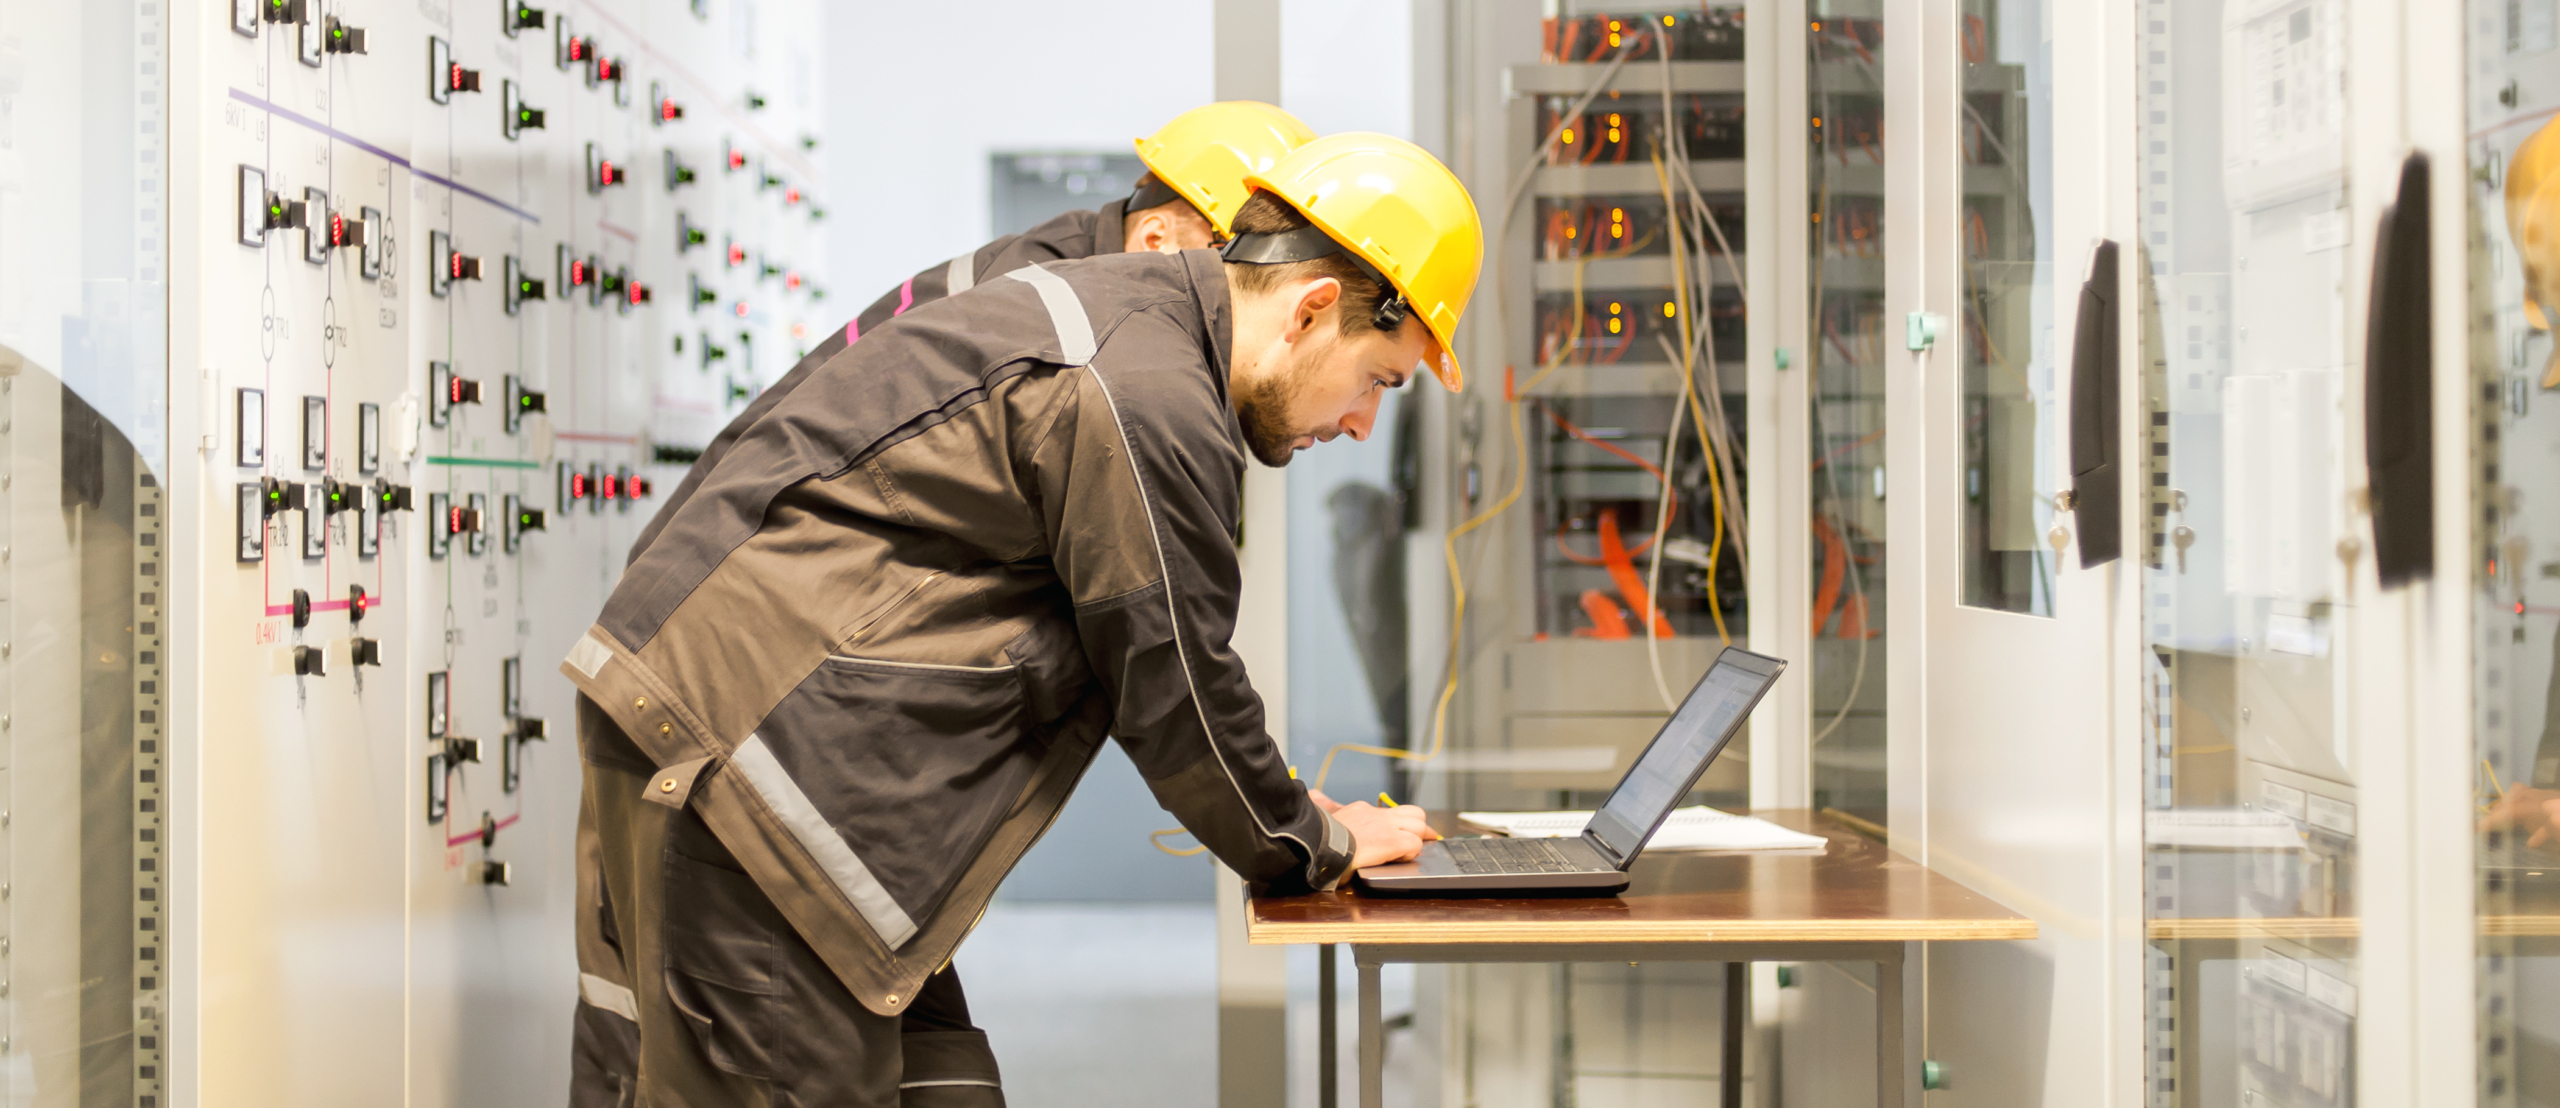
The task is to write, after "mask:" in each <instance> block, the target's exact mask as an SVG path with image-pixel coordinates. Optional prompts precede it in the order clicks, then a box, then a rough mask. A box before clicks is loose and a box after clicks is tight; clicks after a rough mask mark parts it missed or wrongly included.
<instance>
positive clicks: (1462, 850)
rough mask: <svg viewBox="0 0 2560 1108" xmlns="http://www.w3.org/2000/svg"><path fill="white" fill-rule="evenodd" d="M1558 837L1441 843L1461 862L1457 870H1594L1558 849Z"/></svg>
mask: <svg viewBox="0 0 2560 1108" xmlns="http://www.w3.org/2000/svg"><path fill="white" fill-rule="evenodd" d="M1558 841H1560V840H1556V839H1449V840H1446V841H1444V842H1443V843H1442V844H1441V845H1442V846H1444V847H1446V848H1448V851H1449V860H1450V861H1452V862H1456V863H1457V864H1458V872H1460V873H1469V874H1487V873H1584V872H1588V871H1590V870H1592V869H1593V866H1592V865H1591V864H1590V863H1589V862H1578V861H1575V860H1574V859H1572V858H1570V857H1567V856H1566V855H1565V852H1564V851H1562V850H1559V849H1557V848H1556V843H1557V842H1558Z"/></svg>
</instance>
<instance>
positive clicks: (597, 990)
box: [578, 973, 640, 1023]
mask: <svg viewBox="0 0 2560 1108" xmlns="http://www.w3.org/2000/svg"><path fill="white" fill-rule="evenodd" d="M578 999H580V1000H583V1001H586V1002H587V1006H588V1007H590V1008H602V1009H604V1010H605V1011H608V1012H611V1013H613V1014H614V1015H617V1016H620V1017H622V1018H624V1019H627V1020H630V1021H631V1022H633V1023H638V1022H640V1001H639V999H638V998H636V997H634V996H632V995H631V990H630V989H629V988H628V987H626V986H622V985H616V984H614V983H613V982H611V981H607V980H605V979H604V978H601V977H598V976H596V975H594V974H592V973H582V974H579V975H578Z"/></svg>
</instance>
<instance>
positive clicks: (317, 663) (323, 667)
mask: <svg viewBox="0 0 2560 1108" xmlns="http://www.w3.org/2000/svg"><path fill="white" fill-rule="evenodd" d="M293 675H294V676H296V677H326V676H328V675H329V656H328V655H327V654H325V653H322V652H321V649H320V648H319V647H316V646H297V647H294V648H293Z"/></svg>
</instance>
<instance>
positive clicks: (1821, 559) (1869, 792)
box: [1805, 0, 1897, 824]
mask: <svg viewBox="0 0 2560 1108" xmlns="http://www.w3.org/2000/svg"><path fill="white" fill-rule="evenodd" d="M1808 9H1809V13H1810V14H1809V21H1808V25H1807V27H1806V29H1805V49H1806V53H1807V57H1806V70H1805V72H1806V95H1807V96H1808V97H1809V98H1810V100H1811V103H1810V104H1808V105H1807V107H1806V110H1807V114H1808V115H1809V117H1810V119H1809V122H1810V123H1811V126H1810V127H1808V128H1807V134H1806V139H1805V141H1806V142H1807V143H1808V144H1809V147H1810V149H1809V150H1808V151H1807V154H1808V156H1807V158H1806V170H1805V175H1806V181H1805V184H1806V187H1807V189H1809V190H1810V192H1811V195H1810V196H1809V197H1808V198H1807V200H1808V207H1809V209H1810V212H1811V218H1812V232H1813V234H1812V236H1811V239H1812V249H1811V251H1810V253H1811V255H1812V257H1811V258H1810V259H1809V264H1808V265H1807V266H1806V269H1805V271H1806V274H1807V277H1808V279H1809V281H1810V283H1811V288H1810V295H1809V302H1810V304H1811V308H1812V310H1811V312H1810V313H1809V317H1810V324H1809V326H1810V328H1811V333H1810V334H1808V335H1807V336H1806V337H1805V346H1806V349H1807V350H1809V351H1810V354H1809V356H1808V357H1807V358H1806V359H1805V361H1806V367H1807V370H1808V374H1807V387H1808V388H1811V389H1812V390H1813V395H1812V396H1811V397H1809V398H1808V403H1807V405H1806V410H1807V411H1808V412H1809V413H1810V415H1809V418H1810V420H1811V421H1812V426H1811V427H1810V428H1809V429H1808V433H1807V438H1808V439H1809V440H1810V441H1811V443H1812V446H1813V473H1812V480H1811V482H1810V485H1811V490H1812V501H1813V504H1812V519H1813V534H1812V536H1811V541H1810V542H1808V543H1807V544H1806V549H1807V551H1808V553H1809V554H1810V555H1811V557H1812V562H1813V564H1812V573H1811V576H1812V578H1813V582H1814V590H1813V597H1812V604H1813V613H1812V619H1811V620H1809V621H1808V629H1809V632H1810V634H1811V637H1812V639H1813V641H1812V642H1811V643H1810V644H1808V646H1809V650H1808V653H1810V655H1811V656H1812V663H1813V664H1812V666H1811V676H1812V686H1811V687H1812V690H1813V720H1812V733H1811V738H1812V753H1811V761H1812V766H1813V804H1814V807H1816V808H1825V809H1837V810H1841V811H1846V812H1849V813H1851V814H1853V815H1856V816H1858V817H1861V818H1864V819H1868V820H1872V821H1874V822H1876V823H1878V824H1881V823H1883V822H1884V820H1885V679H1884V671H1885V637H1884V636H1885V626H1884V613H1885V499H1884V494H1885V470H1884V463H1885V451H1886V443H1885V373H1886V358H1887V354H1886V351H1887V350H1889V349H1892V346H1891V345H1890V344H1891V342H1892V341H1893V340H1894V338H1896V337H1897V336H1896V335H1895V334H1893V333H1892V329H1891V328H1890V327H1889V326H1888V325H1887V324H1886V318H1887V314H1888V313H1887V312H1886V310H1885V272H1886V269H1885V234H1884V212H1885V203H1884V200H1885V195H1884V193H1885V164H1884V150H1885V143H1884V118H1885V110H1884V88H1885V85H1884V74H1885V70H1884V67H1885V52H1884V36H1885V23H1884V5H1883V3H1882V2H1881V0H1814V2H1813V3H1811V4H1809V5H1808Z"/></svg>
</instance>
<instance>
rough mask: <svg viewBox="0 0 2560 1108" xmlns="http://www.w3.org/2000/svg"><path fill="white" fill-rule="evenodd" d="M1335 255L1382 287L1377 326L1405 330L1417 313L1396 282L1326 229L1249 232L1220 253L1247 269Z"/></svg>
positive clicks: (1379, 290) (1379, 292) (1305, 228)
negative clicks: (1397, 288)
mask: <svg viewBox="0 0 2560 1108" xmlns="http://www.w3.org/2000/svg"><path fill="white" fill-rule="evenodd" d="M1335 254H1340V255H1342V256H1343V257H1344V258H1346V259H1348V260H1349V261H1350V262H1351V265H1352V266H1353V268H1356V269H1358V270H1359V271H1360V272H1361V273H1362V274H1363V275H1365V276H1367V277H1368V278H1369V279H1370V280H1372V281H1375V282H1377V283H1378V294H1379V295H1378V310H1377V312H1376V313H1375V314H1374V315H1373V316H1372V317H1371V318H1372V319H1374V320H1375V321H1376V322H1377V325H1378V329H1379V330H1381V331H1385V332H1386V333H1388V334H1391V335H1392V334H1394V333H1395V332H1396V329H1397V328H1400V327H1402V326H1404V321H1405V317H1406V316H1408V315H1411V314H1412V312H1413V308H1412V305H1410V304H1408V303H1406V301H1405V298H1404V294H1403V293H1401V292H1398V291H1396V286H1395V284H1394V282H1391V281H1389V280H1387V275H1386V274H1383V273H1380V272H1378V267H1376V266H1373V265H1370V264H1369V260H1368V259H1367V258H1363V257H1361V256H1360V255H1358V254H1354V253H1352V252H1351V251H1349V250H1346V249H1344V248H1343V246H1342V244H1341V243H1338V242H1335V241H1334V240H1333V236H1332V235H1328V234H1326V233H1324V228H1322V227H1317V226H1314V225H1309V226H1305V227H1300V228H1298V229H1297V230H1294V231H1278V232H1273V233H1268V234H1264V233H1258V232H1247V233H1244V234H1239V235H1237V236H1236V237H1234V238H1232V239H1229V240H1227V246H1226V249H1224V250H1221V251H1219V252H1218V256H1219V257H1222V258H1225V259H1226V260H1228V261H1230V262H1242V263H1244V264H1246V265H1285V264H1287V263H1290V262H1312V261H1314V260H1316V259H1318V258H1324V257H1330V256H1332V255H1335Z"/></svg>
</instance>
